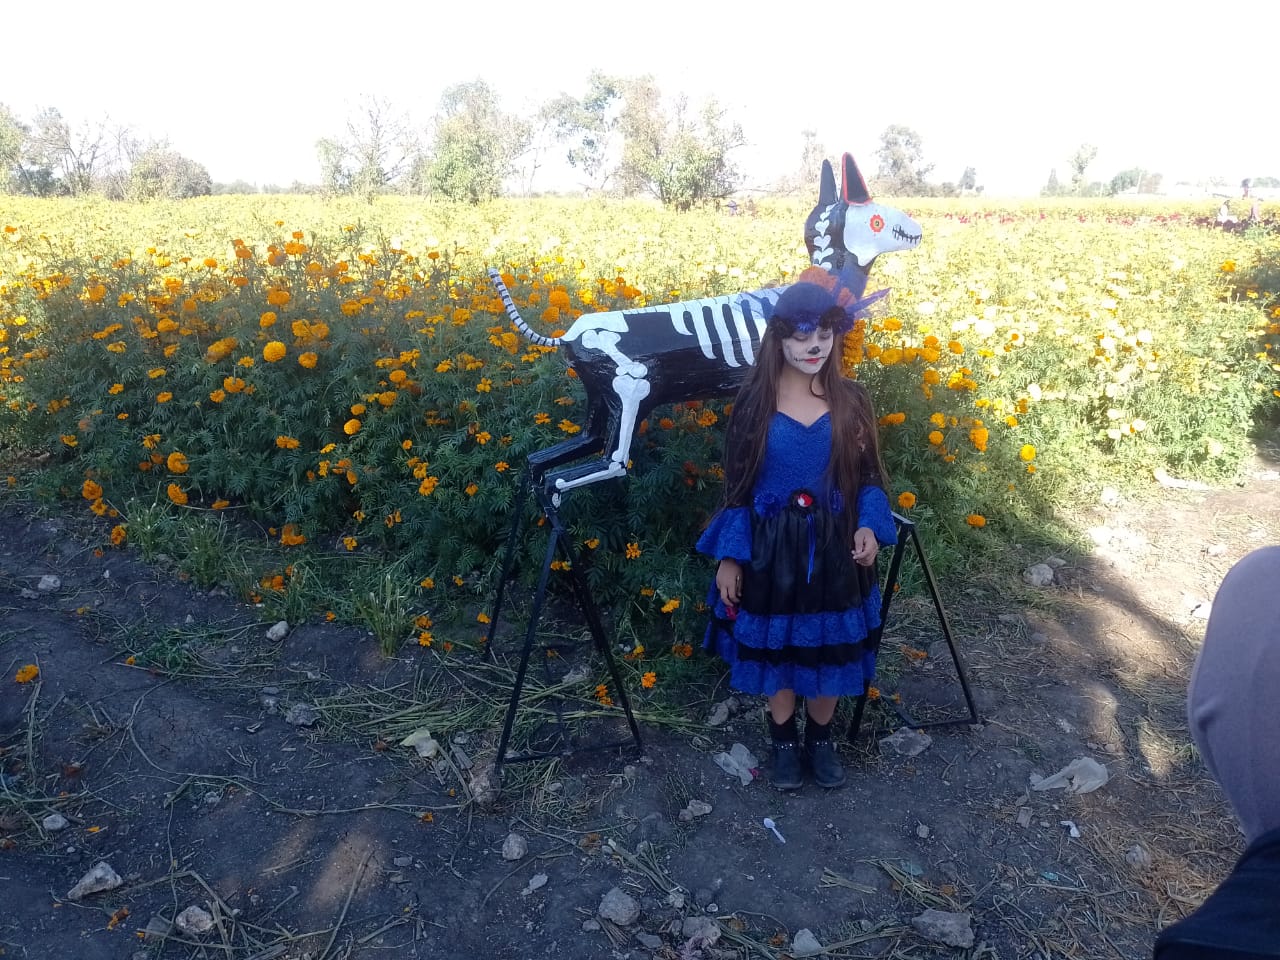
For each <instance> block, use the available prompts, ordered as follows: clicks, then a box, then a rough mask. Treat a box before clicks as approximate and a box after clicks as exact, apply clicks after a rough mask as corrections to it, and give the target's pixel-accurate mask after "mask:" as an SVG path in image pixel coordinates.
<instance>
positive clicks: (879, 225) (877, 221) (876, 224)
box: [871, 213, 884, 233]
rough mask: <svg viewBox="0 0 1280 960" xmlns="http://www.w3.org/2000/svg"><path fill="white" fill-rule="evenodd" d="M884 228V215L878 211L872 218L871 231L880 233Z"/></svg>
mask: <svg viewBox="0 0 1280 960" xmlns="http://www.w3.org/2000/svg"><path fill="white" fill-rule="evenodd" d="M883 229H884V217H882V216H880V214H878V213H877V214H875V215H874V216H873V217H872V218H871V231H872V232H873V233H879V232H880V231H881V230H883Z"/></svg>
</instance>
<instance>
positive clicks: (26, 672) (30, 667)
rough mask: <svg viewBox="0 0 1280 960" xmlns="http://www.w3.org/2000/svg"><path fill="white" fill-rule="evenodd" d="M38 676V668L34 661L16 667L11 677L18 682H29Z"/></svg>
mask: <svg viewBox="0 0 1280 960" xmlns="http://www.w3.org/2000/svg"><path fill="white" fill-rule="evenodd" d="M38 676H40V668H39V667H37V666H36V665H35V664H34V663H28V664H27V665H26V666H25V667H19V668H18V672H17V673H15V674H14V675H13V679H15V680H17V681H18V682H19V683H30V682H31V681H32V680H34V679H35V678H36V677H38Z"/></svg>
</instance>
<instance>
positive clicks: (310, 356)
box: [298, 351, 320, 370]
mask: <svg viewBox="0 0 1280 960" xmlns="http://www.w3.org/2000/svg"><path fill="white" fill-rule="evenodd" d="M319 359H320V358H319V357H317V356H316V355H315V354H314V353H312V352H311V351H307V352H306V353H300V354H298V365H299V366H302V367H306V368H307V369H308V370H314V369H315V366H316V363H317V361H319Z"/></svg>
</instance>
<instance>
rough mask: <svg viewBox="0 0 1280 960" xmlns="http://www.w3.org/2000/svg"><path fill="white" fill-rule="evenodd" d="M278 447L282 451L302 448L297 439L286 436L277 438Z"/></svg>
mask: <svg viewBox="0 0 1280 960" xmlns="http://www.w3.org/2000/svg"><path fill="white" fill-rule="evenodd" d="M276 446H277V447H279V448H280V449H281V450H297V449H298V447H299V446H301V444H300V442H299V441H298V438H297V437H289V436H286V435H284V434H281V435H280V436H278V437H276Z"/></svg>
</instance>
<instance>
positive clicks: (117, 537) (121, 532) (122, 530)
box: [111, 523, 129, 547]
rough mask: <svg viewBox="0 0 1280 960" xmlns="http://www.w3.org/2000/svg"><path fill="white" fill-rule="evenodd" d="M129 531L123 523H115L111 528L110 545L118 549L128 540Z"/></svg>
mask: <svg viewBox="0 0 1280 960" xmlns="http://www.w3.org/2000/svg"><path fill="white" fill-rule="evenodd" d="M128 536H129V531H128V529H127V528H126V527H125V525H124V524H123V523H117V524H116V525H115V526H114V527H112V528H111V545H112V546H113V547H118V546H120V544H122V543H124V542H125V540H126V539H128Z"/></svg>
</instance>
